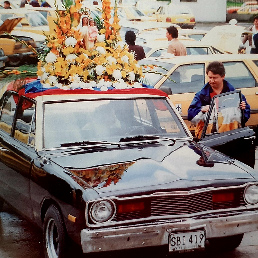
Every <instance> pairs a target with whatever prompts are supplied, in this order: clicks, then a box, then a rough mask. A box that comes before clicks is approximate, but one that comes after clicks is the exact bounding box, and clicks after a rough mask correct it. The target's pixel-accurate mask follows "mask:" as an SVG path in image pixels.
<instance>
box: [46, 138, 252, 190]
mask: <svg viewBox="0 0 258 258" xmlns="http://www.w3.org/2000/svg"><path fill="white" fill-rule="evenodd" d="M51 156H52V160H53V161H54V162H56V163H58V164H59V165H61V166H62V167H65V168H66V169H69V170H70V171H71V172H72V173H73V174H75V175H76V176H78V177H79V178H81V179H82V180H84V181H85V183H86V185H87V186H88V188H89V187H92V188H94V189H95V190H96V191H98V192H99V193H102V194H105V195H107V194H111V193H112V194H114V193H115V192H123V193H125V192H126V193H127V194H128V193H132V192H137V191H138V192H139V189H145V190H147V189H166V188H167V189H168V188H169V187H171V186H170V184H171V183H174V182H178V181H187V182H191V183H190V184H193V182H201V181H202V182H206V183H207V181H214V180H236V179H248V181H250V180H253V179H254V178H253V177H252V169H251V168H249V167H248V166H245V165H241V164H242V163H238V162H236V163H234V162H232V160H230V159H229V158H228V157H226V156H225V155H223V154H220V153H218V152H217V151H214V150H212V149H211V148H209V147H205V146H204V145H203V146H202V145H200V144H185V143H182V142H178V143H175V144H174V145H173V146H169V145H161V144H156V145H153V146H152V147H146V148H144V147H139V148H125V149H113V150H112V151H111V150H108V151H96V152H90V153H89V152H88V153H83V151H82V153H79V154H78V153H77V154H76V155H75V153H72V155H56V156H53V154H52V155H51ZM99 164H101V165H99ZM249 172H250V173H249ZM140 191H142V190H140Z"/></svg>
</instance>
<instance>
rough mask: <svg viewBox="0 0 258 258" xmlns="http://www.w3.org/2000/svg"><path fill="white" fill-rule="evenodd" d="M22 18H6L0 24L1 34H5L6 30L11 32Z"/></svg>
mask: <svg viewBox="0 0 258 258" xmlns="http://www.w3.org/2000/svg"><path fill="white" fill-rule="evenodd" d="M21 20H22V18H12V19H6V20H5V21H4V22H3V24H2V25H1V26H0V34H4V33H5V32H7V33H10V32H11V31H12V30H13V29H14V27H16V25H17V24H18V23H19V22H20V21H21Z"/></svg>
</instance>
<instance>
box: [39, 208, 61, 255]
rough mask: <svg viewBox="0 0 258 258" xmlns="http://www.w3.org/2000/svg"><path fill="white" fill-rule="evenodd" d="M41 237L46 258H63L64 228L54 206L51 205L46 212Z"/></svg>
mask: <svg viewBox="0 0 258 258" xmlns="http://www.w3.org/2000/svg"><path fill="white" fill-rule="evenodd" d="M43 236H44V238H43V239H44V252H45V257H46V258H63V257H65V249H66V231H65V226H64V222H63V219H62V216H61V214H60V212H59V210H58V209H57V208H56V206H54V205H51V206H50V207H49V208H48V210H47V212H46V216H45V219H44V223H43Z"/></svg>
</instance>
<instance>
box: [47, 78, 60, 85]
mask: <svg viewBox="0 0 258 258" xmlns="http://www.w3.org/2000/svg"><path fill="white" fill-rule="evenodd" d="M48 83H49V84H50V85H51V86H55V85H56V84H57V83H58V80H57V77H56V76H54V75H51V76H49V77H48Z"/></svg>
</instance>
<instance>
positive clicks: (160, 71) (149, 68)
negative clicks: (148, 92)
mask: <svg viewBox="0 0 258 258" xmlns="http://www.w3.org/2000/svg"><path fill="white" fill-rule="evenodd" d="M139 64H140V65H142V67H143V73H144V76H143V79H142V81H141V82H142V83H143V84H146V85H148V86H151V87H154V86H155V85H156V84H157V83H158V81H160V80H161V78H162V77H164V76H165V75H166V74H167V73H168V71H170V70H171V68H172V67H173V66H175V64H172V63H162V62H157V61H156V60H154V59H151V60H145V59H142V60H140V61H139ZM153 64H155V65H153Z"/></svg>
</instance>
